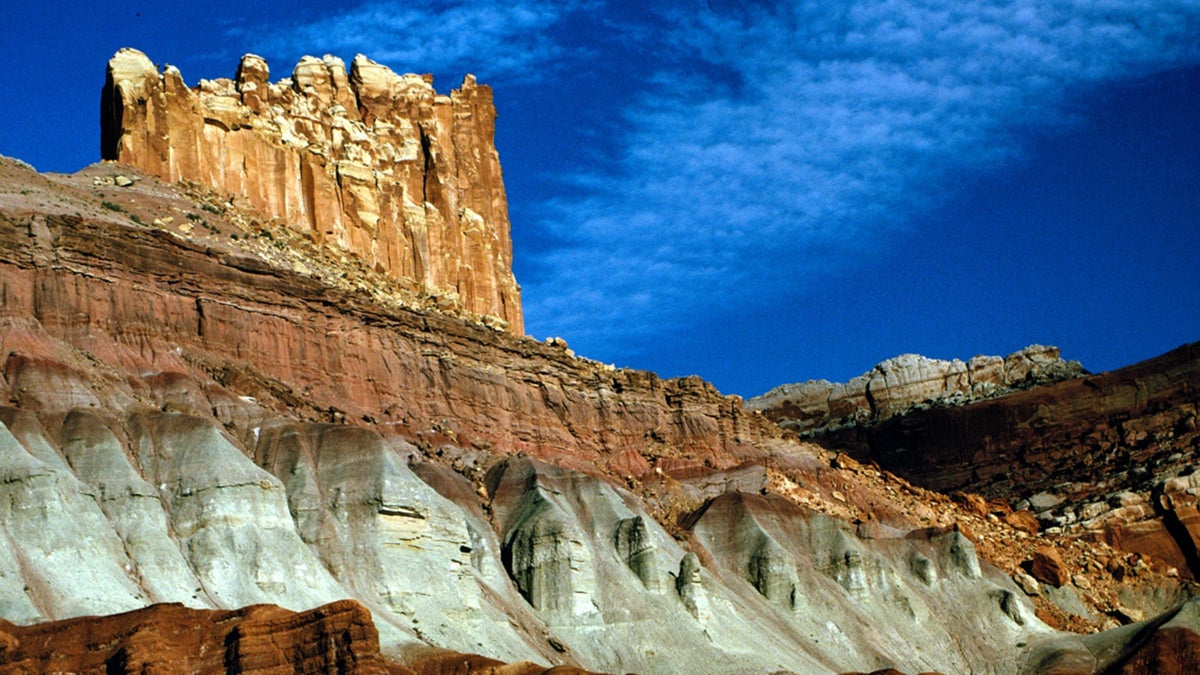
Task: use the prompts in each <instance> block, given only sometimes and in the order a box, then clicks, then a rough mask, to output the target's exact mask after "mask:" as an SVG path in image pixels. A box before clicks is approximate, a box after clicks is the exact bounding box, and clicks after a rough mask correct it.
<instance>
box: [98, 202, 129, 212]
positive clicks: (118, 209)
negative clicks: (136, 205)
mask: <svg viewBox="0 0 1200 675" xmlns="http://www.w3.org/2000/svg"><path fill="white" fill-rule="evenodd" d="M100 206H101V207H102V208H106V209H108V210H109V211H116V212H117V213H124V212H125V207H124V206H121V205H120V204H114V203H112V202H109V201H103V202H100Z"/></svg>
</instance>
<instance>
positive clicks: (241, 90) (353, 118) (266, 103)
mask: <svg viewBox="0 0 1200 675" xmlns="http://www.w3.org/2000/svg"><path fill="white" fill-rule="evenodd" d="M268 75H269V71H268V68H267V64H266V62H265V61H263V60H262V59H261V58H259V57H257V56H251V55H247V56H245V57H243V58H242V61H241V64H240V65H239V67H238V71H237V76H236V79H233V80H229V79H218V80H211V81H209V80H202V81H201V82H200V84H199V85H198V86H197V87H195V88H188V87H187V85H185V84H184V81H183V77H182V75H181V74H180V72H179V70H178V69H175V68H173V67H170V66H168V67H167V68H166V69H165V70H164V71H163V72H162V73H159V71H158V69H157V68H156V67H155V65H154V64H153V63H152V62H151V61H150V59H148V58H147V57H146V56H145V55H144V54H142V53H141V52H138V51H136V50H132V49H122V50H121V51H120V52H118V53H117V54H116V55H115V56H114V57H113V58H112V60H110V61H109V64H108V80H107V83H106V85H105V89H104V94H103V100H102V104H101V127H102V134H101V135H102V138H101V152H102V155H103V157H104V159H109V160H116V161H120V162H123V163H126V164H130V165H132V166H135V167H137V168H139V169H141V170H143V171H146V172H148V173H151V174H154V175H156V176H158V177H160V178H163V179H165V180H170V181H178V180H190V181H194V182H196V183H200V184H202V185H207V186H210V187H214V188H217V189H220V190H223V191H227V192H230V193H234V194H238V195H244V196H245V197H246V198H247V199H248V200H249V201H250V202H251V203H252V204H253V205H254V206H255V207H256V208H257V209H259V210H260V211H262V212H264V213H265V214H267V215H269V216H271V217H275V218H280V219H283V220H285V221H286V222H287V223H288V224H289V226H291V227H293V228H294V229H296V230H297V231H299V232H301V233H304V234H306V235H308V236H309V237H311V238H312V239H313V240H314V241H317V242H319V243H322V244H324V245H326V246H328V247H329V248H330V249H331V250H334V249H336V250H343V251H347V252H350V253H352V254H353V255H355V256H357V257H359V258H360V259H361V260H363V261H364V262H365V263H366V264H367V265H369V266H372V267H375V268H376V269H378V270H380V271H384V272H386V273H387V274H389V275H390V276H392V277H394V278H396V279H398V280H402V281H409V282H411V284H412V288H413V289H414V290H418V291H421V292H426V293H430V294H432V295H437V296H441V297H444V298H446V299H447V300H449V301H450V302H451V303H453V304H455V305H457V306H458V307H461V308H462V309H465V310H467V311H470V312H473V313H475V314H479V315H483V316H491V317H496V318H499V319H501V320H502V321H503V322H504V325H506V327H507V329H508V330H509V331H511V332H513V333H517V334H521V333H522V332H523V320H522V314H521V296H520V287H519V286H518V285H517V282H516V280H515V279H514V277H513V273H512V240H511V237H510V233H509V221H508V203H507V201H506V198H505V194H504V183H503V180H502V177H501V172H500V160H499V155H498V153H497V152H496V148H495V143H494V135H495V121H496V111H495V107H494V105H493V103H492V92H491V88H489V87H487V86H485V85H479V84H476V82H475V78H474V77H472V76H470V75H468V76H467V77H466V79H464V81H463V84H462V86H461V87H460V88H459V89H456V90H454V91H453V92H451V94H450V95H449V96H444V95H439V94H437V93H436V92H435V91H434V89H433V86H432V84H431V80H430V78H428V77H422V76H418V75H397V74H396V73H394V72H392V71H391V70H390V69H388V68H387V67H385V66H381V65H379V64H377V63H375V62H373V61H371V60H370V59H368V58H366V57H364V56H361V55H359V56H358V57H356V58H355V59H354V61H353V63H352V64H351V67H350V70H349V72H347V70H346V67H345V64H344V63H343V62H342V61H341V60H340V59H337V58H334V57H330V56H326V57H325V58H324V59H315V58H312V57H304V58H303V59H301V61H300V63H298V64H297V65H296V67H295V69H294V70H293V71H292V76H291V78H289V79H283V80H281V81H279V82H277V83H275V84H271V83H270V82H269V81H268Z"/></svg>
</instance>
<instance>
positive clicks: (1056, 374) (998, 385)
mask: <svg viewBox="0 0 1200 675" xmlns="http://www.w3.org/2000/svg"><path fill="white" fill-rule="evenodd" d="M1085 374H1086V372H1085V371H1084V370H1083V367H1082V366H1081V365H1080V364H1079V362H1078V361H1065V360H1063V359H1062V357H1061V356H1060V352H1059V349H1058V348H1057V347H1045V346H1042V345H1031V346H1029V347H1026V348H1025V349H1022V350H1020V351H1016V352H1013V353H1012V354H1009V355H1008V356H1005V357H999V356H975V357H972V358H971V359H970V360H968V361H961V360H959V359H953V360H950V361H945V360H941V359H931V358H928V357H925V356H921V355H919V354H902V355H900V356H897V357H895V358H891V359H888V360H886V361H882V362H880V363H879V364H877V365H875V367H873V368H872V369H871V370H869V371H867V372H866V373H863V374H862V375H859V376H858V377H856V378H854V379H852V380H850V381H849V382H846V383H834V382H829V381H827V380H811V381H809V382H803V383H799V384H784V385H780V386H778V387H776V388H774V389H772V390H771V391H768V392H767V393H765V394H763V395H761V396H756V397H754V398H751V399H747V401H746V407H747V408H749V409H751V410H759V411H761V412H762V413H763V414H765V415H766V416H767V417H769V418H771V419H772V420H774V421H775V422H777V423H778V424H779V425H780V426H782V427H785V428H787V429H793V430H796V431H799V432H814V433H820V432H821V431H824V430H829V429H831V428H837V427H848V426H854V425H862V424H874V423H877V422H881V421H883V420H886V419H888V418H890V417H893V416H896V415H901V414H904V413H906V412H909V411H912V410H914V409H916V408H919V407H930V406H952V405H963V404H966V403H969V402H971V401H977V400H981V399H988V398H995V397H997V396H1003V395H1005V394H1010V393H1012V392H1014V391H1018V390H1021V389H1029V388H1032V387H1037V386H1041V385H1044V384H1048V383H1051V382H1057V381H1060V380H1065V379H1070V378H1074V377H1080V376H1082V375H1085Z"/></svg>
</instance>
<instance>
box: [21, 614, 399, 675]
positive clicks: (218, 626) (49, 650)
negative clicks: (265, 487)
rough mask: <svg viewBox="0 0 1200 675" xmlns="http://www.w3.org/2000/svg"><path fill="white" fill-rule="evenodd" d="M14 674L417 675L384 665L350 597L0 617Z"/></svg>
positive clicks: (365, 617)
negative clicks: (27, 621) (304, 604)
mask: <svg viewBox="0 0 1200 675" xmlns="http://www.w3.org/2000/svg"><path fill="white" fill-rule="evenodd" d="M0 670H3V671H4V672H10V673H50V672H57V673H68V672H69V673H99V672H103V673H130V674H132V673H155V672H157V673H161V672H177V673H201V672H225V673H267V672H274V673H278V672H296V673H300V672H304V673H316V672H325V673H335V672H336V673H357V674H360V675H368V674H371V675H386V674H387V673H396V674H399V673H405V672H410V671H408V670H407V669H405V668H401V667H399V666H396V665H393V664H389V663H387V662H385V661H384V660H383V659H382V658H381V657H380V654H379V636H378V634H377V632H376V630H375V626H374V624H372V622H371V613H370V612H368V611H367V610H366V608H364V607H363V606H362V605H360V604H358V603H356V602H354V601H352V600H342V601H339V602H335V603H331V604H328V605H323V606H321V607H317V608H315V609H311V610H308V611H305V612H298V613H297V612H289V611H287V610H285V609H282V608H279V607H273V606H270V605H254V606H250V607H245V608H242V609H238V610H233V611H228V610H226V611H218V610H201V609H190V608H187V607H184V606H182V605H154V606H152V607H147V608H144V609H137V610H134V611H131V612H126V613H122V614H113V615H110V616H103V617H94V616H91V617H80V618H76V619H67V620H64V621H55V622H51V623H43V624H38V625H35V626H18V625H15V624H12V623H9V622H8V621H5V620H3V619H0Z"/></svg>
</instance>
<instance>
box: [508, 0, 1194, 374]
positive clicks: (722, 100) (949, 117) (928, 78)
mask: <svg viewBox="0 0 1200 675" xmlns="http://www.w3.org/2000/svg"><path fill="white" fill-rule="evenodd" d="M698 7H699V8H702V9H698ZM709 8H711V9H709ZM662 19H663V20H662V25H667V26H672V27H673V28H672V29H670V30H668V31H666V32H664V33H661V34H658V35H657V36H655V37H654V38H653V39H654V40H657V41H659V44H657V45H655V46H654V47H655V50H656V51H657V53H660V54H666V55H667V56H666V57H665V58H664V59H662V61H661V62H660V64H659V66H658V70H657V71H656V72H655V74H654V75H653V77H652V78H651V81H652V82H653V87H652V88H651V89H650V90H649V91H647V92H645V93H644V94H643V95H640V96H639V97H638V98H637V100H635V101H633V102H632V103H631V104H630V105H628V106H627V108H626V109H625V111H624V118H625V121H626V123H627V129H628V132H627V134H626V136H625V137H624V139H623V140H622V146H621V152H620V156H619V161H618V162H617V167H616V168H615V169H613V170H606V171H603V172H600V173H595V172H593V173H590V174H588V175H586V176H576V177H574V180H575V185H576V186H579V185H583V186H586V187H587V194H586V196H585V197H584V198H582V199H573V200H570V201H566V200H563V201H558V202H552V203H550V204H548V205H547V210H546V217H545V218H544V222H543V223H542V227H544V228H546V229H547V230H548V231H549V232H551V233H552V234H553V236H554V237H555V239H556V240H557V241H558V242H560V246H559V247H558V248H557V249H555V250H552V251H550V252H548V253H546V254H545V258H544V259H543V260H541V261H539V263H540V264H539V270H540V273H539V274H538V275H536V277H537V278H535V279H526V280H523V282H524V284H525V293H524V297H525V300H526V316H527V326H529V327H530V329H531V331H532V332H534V333H535V334H561V335H564V336H566V337H567V338H568V339H571V340H572V341H573V342H576V343H577V344H579V345H580V346H581V347H583V351H584V353H589V352H593V353H594V352H595V351H597V350H599V351H601V352H604V353H605V354H607V355H609V356H610V357H612V356H616V357H618V358H619V356H620V355H622V354H630V353H633V352H634V351H636V349H637V344H638V342H639V341H641V340H645V339H648V338H650V337H651V336H655V335H662V334H664V333H669V332H670V331H672V330H679V329H681V328H683V329H686V326H687V325H688V322H689V318H690V317H695V316H711V315H713V314H714V313H717V314H719V312H720V311H721V307H723V306H726V305H729V304H731V303H746V302H768V303H769V302H771V301H772V299H773V298H779V297H782V296H784V295H785V294H787V293H788V292H790V291H792V290H793V289H795V288H796V287H797V286H800V285H804V284H811V283H813V280H814V278H815V277H816V274H817V273H818V272H820V271H821V270H822V269H825V268H829V267H838V268H843V267H845V266H846V265H847V264H851V261H852V259H853V258H854V257H855V256H857V255H860V254H862V253H864V252H868V253H869V252H870V251H871V250H872V249H874V248H875V247H877V246H878V245H879V244H878V242H879V240H880V239H881V238H886V237H887V236H888V235H889V234H891V233H894V232H896V231H897V230H898V229H899V228H902V227H904V226H905V224H906V222H907V221H908V219H910V218H912V217H913V216H914V215H916V214H919V213H920V211H921V209H922V208H924V207H926V206H928V205H929V204H930V203H931V202H933V201H934V200H936V199H937V198H938V197H939V195H941V194H943V193H944V192H945V191H946V190H948V189H952V187H953V185H952V183H953V179H954V177H955V176H956V175H957V174H960V173H961V172H963V171H972V170H977V169H979V168H981V167H984V166H988V165H994V164H996V163H997V162H1002V161H1004V160H1006V159H1007V158H1010V157H1012V156H1013V155H1014V154H1015V153H1018V152H1019V151H1020V148H1021V140H1022V139H1021V133H1022V129H1025V130H1028V128H1029V127H1045V126H1047V125H1055V124H1061V123H1062V121H1063V120H1064V119H1065V113H1064V112H1063V110H1062V105H1063V103H1064V101H1066V100H1067V98H1068V97H1069V96H1070V95H1071V94H1072V93H1079V92H1081V91H1084V90H1086V88H1088V87H1092V86H1095V85H1097V84H1098V83H1102V82H1104V81H1107V80H1113V79H1118V78H1124V77H1130V76H1136V75H1138V74H1141V73H1145V72H1147V71H1149V70H1152V69H1156V68H1162V67H1165V66H1167V65H1171V64H1173V63H1176V62H1179V61H1180V60H1183V59H1194V58H1196V56H1197V51H1196V45H1197V41H1198V38H1200V5H1198V4H1197V3H1195V2H1186V1H1181V2H1152V1H1149V0H1146V1H1142V2H1092V1H1085V0H1079V1H1062V0H1060V1H1057V2H1047V1H1045V0H1014V1H1011V2H983V1H975V2H963V1H962V0H949V1H943V2H919V3H918V2H900V1H896V0H880V1H860V2H846V1H845V0H830V1H826V2H806V3H791V2H780V3H773V2H772V3H755V2H751V3H727V2H720V1H714V2H713V3H711V4H710V5H708V6H707V8H706V6H705V4H704V3H699V4H697V3H688V8H687V9H686V11H685V10H683V9H676V10H664V12H663V16H662ZM643 46H644V45H643Z"/></svg>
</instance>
